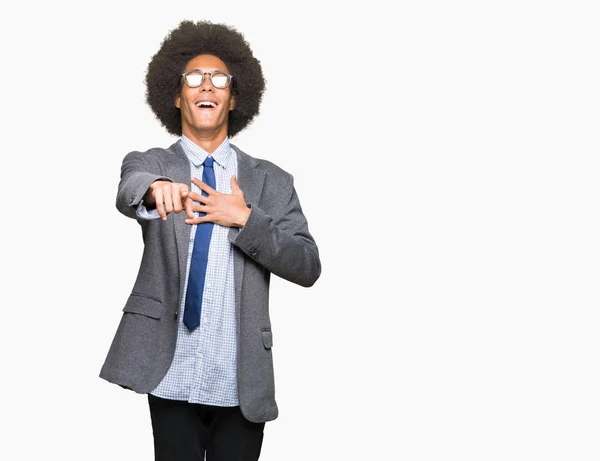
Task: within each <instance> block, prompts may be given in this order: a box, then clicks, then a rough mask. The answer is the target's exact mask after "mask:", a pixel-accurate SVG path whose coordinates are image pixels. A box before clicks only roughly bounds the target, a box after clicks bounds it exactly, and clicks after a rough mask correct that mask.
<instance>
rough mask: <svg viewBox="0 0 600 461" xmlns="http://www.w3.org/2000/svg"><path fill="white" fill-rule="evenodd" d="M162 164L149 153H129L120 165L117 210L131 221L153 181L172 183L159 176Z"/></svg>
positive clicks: (166, 178)
mask: <svg viewBox="0 0 600 461" xmlns="http://www.w3.org/2000/svg"><path fill="white" fill-rule="evenodd" d="M161 171H162V162H160V160H159V159H158V156H156V155H153V154H152V153H151V152H137V151H134V152H130V153H129V154H127V155H126V156H125V158H124V159H123V164H122V165H121V180H120V182H119V188H118V191H117V202H116V206H117V209H118V210H119V211H120V212H121V213H123V214H124V215H125V216H128V217H130V218H133V219H137V218H138V216H136V212H137V207H138V206H139V205H140V204H141V203H142V202H143V198H144V195H145V194H146V192H147V191H148V188H149V187H150V185H151V184H152V183H153V182H154V181H158V180H164V181H172V180H171V179H170V178H168V177H166V176H164V175H162V174H161Z"/></svg>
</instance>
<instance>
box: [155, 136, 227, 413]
mask: <svg viewBox="0 0 600 461" xmlns="http://www.w3.org/2000/svg"><path fill="white" fill-rule="evenodd" d="M181 146H182V147H183V150H184V151H185V153H186V155H187V157H188V159H189V160H190V166H191V171H192V176H193V177H195V178H198V179H200V180H202V171H203V166H202V163H203V162H204V159H205V158H206V157H207V156H208V152H206V151H205V150H204V149H202V148H201V147H199V146H197V145H196V144H194V143H193V142H192V141H190V139H188V138H186V137H185V135H182V137H181ZM212 157H213V159H214V161H215V162H214V167H213V168H214V170H215V180H216V184H217V187H216V189H217V190H218V191H219V192H222V193H225V194H230V193H231V184H230V179H231V176H237V156H236V153H235V151H234V150H233V148H232V147H231V146H230V144H229V139H228V138H225V140H224V141H223V142H222V143H221V145H220V146H219V147H218V148H217V149H216V150H215V151H214V152H213V153H212ZM192 191H193V192H197V193H201V191H200V189H199V188H198V187H197V186H196V185H195V184H193V183H192ZM182 213H185V211H183V212H182ZM156 215H158V213H156ZM228 234H229V228H228V227H223V226H220V225H218V224H215V225H214V227H213V232H212V237H211V240H210V249H209V252H208V265H207V268H206V281H205V284H204V293H203V295H202V314H201V319H200V325H199V326H198V327H197V328H196V329H195V330H194V331H192V332H190V331H189V330H188V329H187V327H186V326H185V325H184V324H183V313H184V309H185V292H186V291H187V284H188V275H189V271H190V262H191V256H192V250H193V248H194V237H195V235H196V226H195V225H194V226H193V228H192V230H191V237H190V247H189V251H188V262H187V269H186V275H185V289H184V295H183V299H182V301H181V307H180V315H179V316H178V322H179V324H178V327H177V328H178V329H179V330H178V334H177V345H176V347H175V356H174V358H173V362H172V363H171V368H169V371H168V372H167V374H166V375H165V377H164V378H163V380H162V381H161V383H160V384H159V385H158V386H157V387H156V388H155V389H154V390H153V391H151V394H153V395H156V396H157V397H162V398H166V399H174V400H186V401H188V402H191V403H202V404H205V405H216V406H222V407H232V406H237V405H239V401H238V389H237V337H236V319H235V285H234V275H233V247H232V245H231V243H230V242H229V238H228Z"/></svg>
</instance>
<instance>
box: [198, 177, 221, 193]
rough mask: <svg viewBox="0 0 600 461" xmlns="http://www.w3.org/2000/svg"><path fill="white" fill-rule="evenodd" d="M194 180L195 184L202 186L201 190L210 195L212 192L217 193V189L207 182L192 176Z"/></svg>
mask: <svg viewBox="0 0 600 461" xmlns="http://www.w3.org/2000/svg"><path fill="white" fill-rule="evenodd" d="M192 182H193V183H194V184H196V186H198V187H199V188H200V190H202V191H204V192H206V193H207V194H208V195H210V194H216V193H217V191H216V190H215V189H213V188H212V187H210V186H209V185H208V184H206V183H205V182H202V181H200V180H199V179H196V178H192Z"/></svg>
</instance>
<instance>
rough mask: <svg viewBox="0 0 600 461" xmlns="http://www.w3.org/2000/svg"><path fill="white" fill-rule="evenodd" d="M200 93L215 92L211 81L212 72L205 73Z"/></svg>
mask: <svg viewBox="0 0 600 461" xmlns="http://www.w3.org/2000/svg"><path fill="white" fill-rule="evenodd" d="M199 91H214V88H213V84H212V82H211V81H210V72H204V78H203V79H202V85H200V87H199Z"/></svg>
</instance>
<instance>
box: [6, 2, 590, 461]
mask: <svg viewBox="0 0 600 461" xmlns="http://www.w3.org/2000/svg"><path fill="white" fill-rule="evenodd" d="M392 3H393V2H384V1H380V0H374V1H368V2H360V3H352V2H327V1H325V0H322V1H318V2H316V1H303V2H295V3H284V2H279V3H275V2H273V3H270V2H264V3H261V2H258V1H248V2H236V1H232V0H228V1H224V2H218V1H217V2H208V1H207V2H198V1H193V2H192V1H189V2H187V1H186V2H184V1H170V2H161V3H160V4H157V5H154V4H152V2H126V1H121V2H96V3H93V4H91V3H88V2H77V3H76V2H66V1H62V2H61V1H55V2H41V1H40V2H25V3H22V4H20V5H21V6H18V7H17V6H15V3H14V2H12V4H11V9H8V7H6V6H4V7H2V8H3V11H2V12H1V13H2V14H0V17H1V19H0V26H1V27H0V34H1V35H0V43H1V46H2V55H1V62H2V71H1V75H2V85H0V98H1V101H2V114H3V119H2V122H1V123H2V124H1V126H2V146H3V147H2V165H3V166H2V178H3V187H2V190H3V194H4V197H3V200H2V201H3V203H4V208H3V212H2V218H1V219H2V226H1V228H2V240H1V242H2V243H1V245H2V248H1V250H2V253H1V254H2V261H3V264H2V266H3V272H4V275H3V276H2V284H1V288H2V293H3V302H2V308H3V309H2V313H3V320H2V323H1V325H2V335H1V341H2V344H1V346H2V347H1V350H2V365H3V366H2V379H1V381H0V383H1V386H2V388H1V393H0V395H1V401H2V405H1V409H0V415H1V416H0V418H1V420H2V421H1V423H2V426H3V428H4V429H3V437H2V439H3V442H2V446H1V447H0V450H1V451H2V453H0V458H2V459H6V460H41V459H60V460H65V461H66V460H78V461H79V460H89V461H91V460H107V459H110V460H115V461H118V460H151V459H152V434H151V427H150V420H149V414H148V409H147V402H146V398H145V396H142V395H137V394H134V393H132V392H129V391H125V390H123V389H121V388H119V387H118V386H115V385H112V384H109V383H107V382H105V381H103V380H101V379H100V378H98V373H99V371H100V367H101V365H102V363H103V361H104V357H105V354H106V352H107V350H108V347H109V345H110V341H111V340H112V336H113V334H114V331H115V329H116V327H117V324H118V322H119V319H120V315H121V308H122V306H123V304H124V302H125V300H126V298H127V296H128V294H129V291H130V289H131V286H132V284H133V281H134V279H135V275H136V273H137V268H138V264H139V259H140V255H141V250H142V242H141V233H140V231H139V229H138V226H137V224H136V223H135V222H134V221H132V220H129V219H126V218H125V217H123V216H122V215H120V214H119V213H118V212H117V210H116V209H115V207H114V198H115V193H116V188H117V184H118V180H119V168H120V164H121V160H122V158H123V156H124V155H125V154H126V153H127V152H129V151H131V150H145V149H148V148H150V147H155V146H163V147H165V146H168V145H170V144H171V143H172V142H174V141H175V138H173V137H171V136H169V135H168V134H166V132H165V131H164V129H162V128H161V126H160V125H159V123H158V122H157V121H156V120H155V119H154V117H153V114H152V112H151V111H150V109H149V108H148V106H147V105H146V104H145V102H144V91H145V88H144V75H145V70H146V66H147V64H148V61H149V60H150V58H151V57H152V55H153V54H154V53H155V52H156V51H157V50H158V48H159V46H160V43H161V41H162V39H163V38H164V36H165V35H166V34H167V32H168V31H169V30H171V29H173V28H175V27H176V26H177V24H178V23H179V21H181V20H183V19H190V20H201V19H205V20H212V21H213V22H224V23H227V24H230V25H233V26H235V27H237V28H238V29H239V30H240V31H241V32H242V33H244V35H245V36H246V38H247V39H248V41H249V42H250V44H251V45H252V47H253V49H254V52H255V55H256V56H257V57H258V58H259V59H260V60H261V63H262V65H263V69H264V72H265V75H266V78H267V81H268V85H267V91H266V93H265V97H264V104H263V106H262V111H261V115H260V116H259V117H258V118H257V119H256V121H255V123H253V124H252V125H251V126H250V127H249V128H248V129H247V130H246V131H244V132H242V133H241V134H240V135H238V136H237V137H235V138H233V142H234V143H235V144H236V145H238V146H239V147H241V148H242V149H243V150H245V151H246V152H248V153H250V154H251V155H254V156H257V157H263V158H267V159H270V160H272V161H274V162H275V163H277V164H278V165H280V166H281V167H283V168H284V169H286V170H287V171H289V172H291V173H292V174H293V175H294V177H295V179H296V187H297V191H298V193H299V196H300V199H301V202H302V205H303V209H304V211H305V214H306V216H307V217H308V219H309V224H310V230H311V232H312V233H313V235H314V237H315V239H316V241H317V243H318V245H319V248H320V252H321V258H322V263H323V274H322V277H321V279H320V280H319V281H318V282H317V284H316V285H315V286H314V287H312V288H310V289H304V288H301V287H298V286H295V285H292V284H291V283H288V282H285V281H283V280H281V279H277V278H274V279H273V283H272V300H271V301H272V323H273V329H274V344H275V345H274V349H273V351H274V357H275V373H276V388H277V401H278V404H279V407H280V417H279V418H278V419H277V420H276V421H274V422H271V423H268V424H267V426H266V430H265V440H264V444H263V454H262V456H261V461H263V460H264V461H283V460H285V461H294V460H326V461H329V460H345V461H346V460H348V461H349V460H364V459H368V460H403V461H404V460H409V461H420V460H436V461H437V460H454V459H456V460H461V461H466V460H477V461H480V460H486V461H487V460H511V461H512V460H528V461H529V460H544V461H546V460H578V461H583V460H598V459H600V445H599V443H598V432H599V430H600V397H599V396H600V392H599V388H600V373H599V371H598V355H599V350H600V349H599V346H600V344H599V342H600V341H599V335H598V329H599V320H600V315H599V313H598V307H599V302H598V301H599V295H598V278H599V276H600V268H599V263H600V245H599V239H598V237H599V231H600V219H599V215H598V198H599V192H600V191H599V187H598V177H599V173H600V172H599V168H598V167H599V164H600V162H599V159H598V155H599V136H598V126H599V125H598V123H599V121H600V109H599V108H600V91H599V85H598V82H599V81H600V66H599V56H600V54H599V51H600V50H599V44H600V33H599V28H598V24H599V21H600V17H599V15H598V13H597V11H596V10H595V9H594V8H593V6H594V3H595V2H592V1H590V2H583V1H568V2H567V1H545V2H542V1H537V2H536V1H528V0H520V1H502V2H500V1H497V2H489V1H488V2H481V1H464V0H463V1H455V2H445V1H419V2H416V1H414V2H399V3H397V4H396V6H395V7H394V8H395V9H393V8H392V7H391V5H392ZM15 8H17V9H15Z"/></svg>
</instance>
